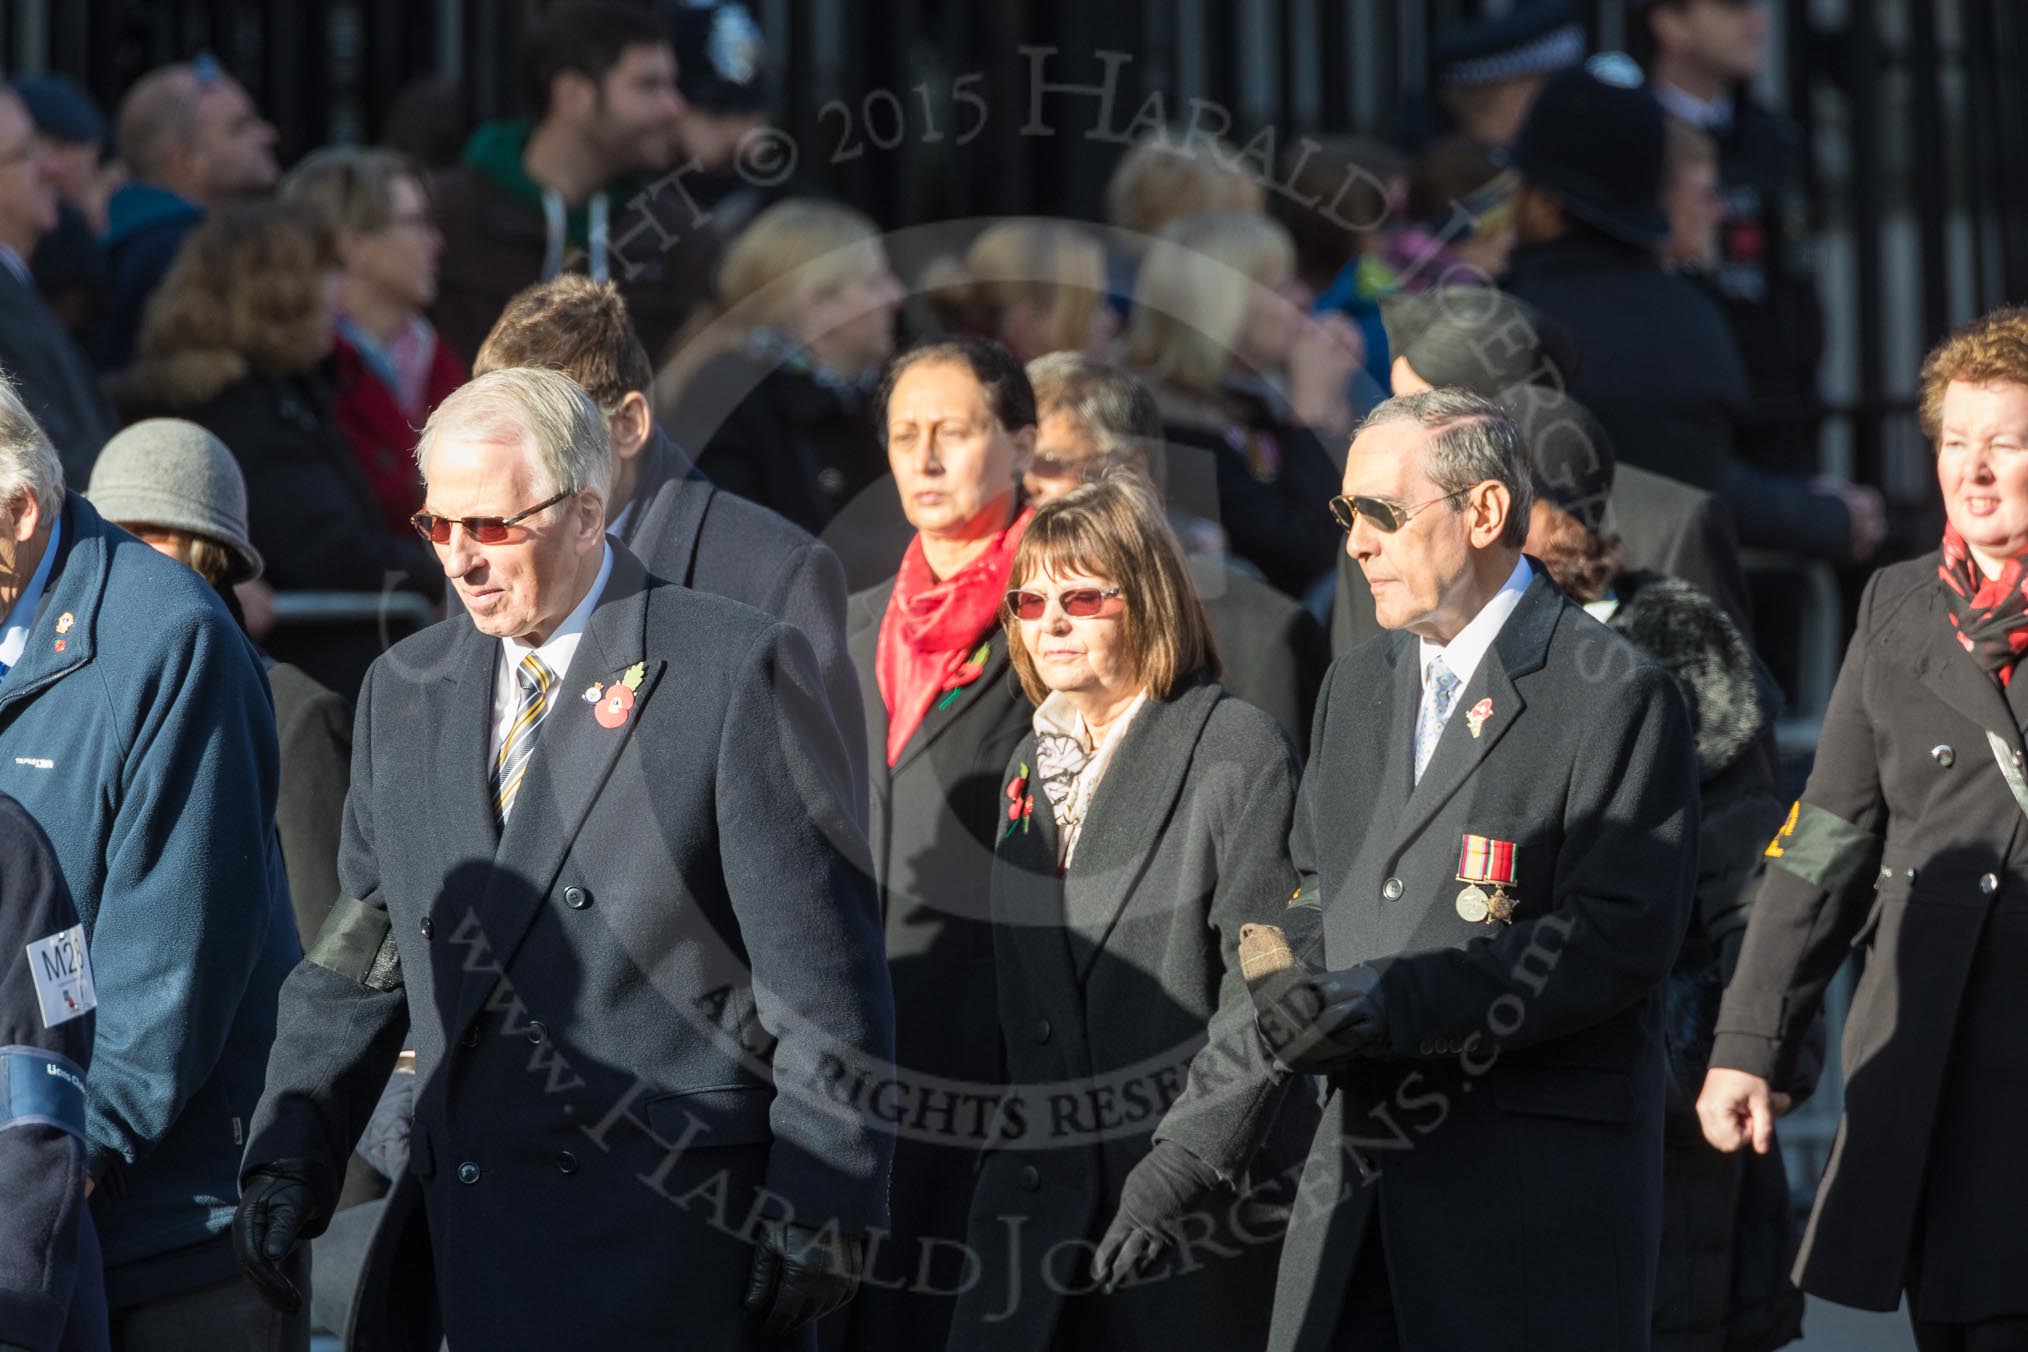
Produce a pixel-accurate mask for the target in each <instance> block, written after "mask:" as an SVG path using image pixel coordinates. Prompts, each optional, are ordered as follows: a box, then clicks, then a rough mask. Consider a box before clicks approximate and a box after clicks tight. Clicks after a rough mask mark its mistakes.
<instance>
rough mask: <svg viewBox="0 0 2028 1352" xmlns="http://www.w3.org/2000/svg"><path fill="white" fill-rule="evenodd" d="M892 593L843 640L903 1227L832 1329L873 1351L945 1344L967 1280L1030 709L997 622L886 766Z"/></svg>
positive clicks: (856, 613) (995, 1090)
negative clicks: (1005, 877) (887, 1011)
mask: <svg viewBox="0 0 2028 1352" xmlns="http://www.w3.org/2000/svg"><path fill="white" fill-rule="evenodd" d="M893 592H894V584H893V582H892V580H890V581H888V582H885V583H883V584H881V585H880V586H878V587H875V588H873V589H871V590H870V591H864V592H860V593H859V594H857V595H855V596H854V597H853V598H852V601H851V605H850V610H849V615H850V618H849V621H848V624H847V643H848V647H849V649H850V651H851V655H852V664H853V666H854V667H855V668H856V669H857V671H858V673H859V687H860V694H861V707H862V708H863V709H864V711H865V714H866V759H867V765H868V767H869V772H868V777H869V779H870V781H871V784H872V793H871V797H870V799H869V802H868V811H867V836H868V839H869V841H870V842H871V845H872V850H873V870H874V876H875V878H876V879H878V881H879V884H880V906H881V914H882V916H883V918H884V920H885V924H886V941H887V961H888V971H889V973H890V974H891V975H892V977H893V980H894V1007H895V1025H896V1027H895V1063H896V1079H897V1082H898V1088H897V1090H896V1091H894V1101H895V1105H896V1106H895V1107H894V1108H893V1109H892V1111H893V1113H894V1115H895V1116H897V1117H898V1118H899V1119H900V1123H899V1131H898V1135H897V1139H896V1142H895V1157H894V1194H893V1197H894V1224H893V1227H892V1233H891V1234H890V1235H889V1236H888V1237H887V1238H886V1239H885V1240H884V1241H883V1242H882V1244H881V1245H880V1246H879V1248H878V1250H877V1251H876V1252H875V1254H874V1274H875V1277H876V1278H877V1280H876V1282H875V1283H874V1284H873V1285H871V1286H869V1288H868V1289H866V1290H863V1291H861V1292H860V1294H859V1296H858V1298H857V1299H856V1300H854V1301H853V1303H852V1304H851V1306H849V1307H848V1308H847V1309H846V1311H845V1317H844V1319H843V1320H842V1321H840V1322H841V1329H840V1330H836V1332H839V1333H840V1335H841V1337H842V1343H843V1345H844V1346H847V1347H851V1348H854V1349H866V1350H867V1352H874V1350H876V1349H877V1352H907V1350H908V1349H932V1350H933V1352H942V1348H943V1346H944V1336H945V1333H946V1330H947V1329H948V1327H949V1324H950V1319H951V1313H952V1311H953V1310H954V1309H955V1307H956V1297H957V1294H958V1292H959V1290H960V1289H961V1288H962V1287H963V1285H964V1284H965V1282H966V1281H967V1280H968V1275H967V1273H968V1268H967V1264H966V1263H965V1262H964V1260H963V1259H962V1257H961V1254H962V1249H963V1244H964V1238H965V1224H966V1219H967V1217H968V1216H969V1214H970V1210H971V1197H972V1182H973V1172H974V1164H975V1161H976V1160H977V1157H978V1151H979V1148H980V1147H981V1146H982V1145H983V1144H984V1143H985V1141H986V1137H987V1130H988V1128H989V1126H990V1125H991V1121H992V1112H993V1108H994V1104H995V1103H996V1102H997V1098H998V1095H999V1092H1000V1087H1001V1083H1002V1081H1001V1079H1000V1039H999V1006H998V1005H997V1004H996V1002H995V999H994V970H993V934H992V923H991V919H990V905H989V902H988V891H987V889H988V886H989V883H990V881H991V878H992V872H993V845H994V842H995V841H996V840H998V839H999V833H1000V828H1001V827H1003V826H1004V825H1005V824H1006V817H1005V813H1004V809H1005V807H1006V800H1005V799H1004V798H1003V797H1001V789H1002V787H1003V786H1004V785H1005V784H1006V779H1005V777H1004V773H1003V772H1004V771H1005V770H1006V767H1007V760H1008V757H1010V756H1011V755H1013V753H1014V748H1015V746H1016V745H1017V744H1018V743H1019V742H1020V741H1021V739H1022V738H1023V737H1026V736H1027V735H1028V730H1029V720H1030V719H1031V718H1032V717H1033V716H1034V712H1035V708H1034V706H1033V705H1032V704H1030V703H1029V702H1028V697H1027V696H1025V695H1023V694H1022V693H1021V687H1020V686H1019V684H1017V683H1016V681H1015V679H1014V672H1013V668H1012V667H1011V666H1010V665H1009V663H1008V660H1007V637H1006V635H1005V634H1004V633H1003V632H1002V631H1001V630H1000V629H999V628H998V627H997V626H996V627H995V628H994V629H992V630H991V631H990V632H989V633H988V634H987V635H985V636H984V639H983V641H984V642H986V643H987V645H988V650H987V657H986V663H985V666H984V669H983V670H982V671H981V673H980V675H979V677H978V678H977V679H976V680H974V681H972V682H971V683H970V684H968V685H964V686H961V687H959V688H958V693H957V695H956V696H955V698H953V699H952V700H951V702H950V704H949V705H948V706H947V707H945V708H942V709H936V708H932V709H931V710H930V713H929V716H928V717H927V718H925V719H924V720H923V723H922V726H921V727H919V728H918V729H917V730H916V733H915V736H914V737H912V738H911V739H910V740H909V743H908V745H907V746H906V747H905V748H903V750H902V753H901V759H900V760H899V761H898V762H896V763H895V765H894V766H893V767H891V768H890V767H889V766H888V764H887V706H886V704H885V702H883V701H882V699H881V697H880V686H879V682H878V680H877V678H876V676H875V671H874V658H875V654H876V650H877V648H878V645H879V639H880V620H881V616H883V615H884V614H886V612H887V602H888V598H889V597H890V596H891V595H893Z"/></svg>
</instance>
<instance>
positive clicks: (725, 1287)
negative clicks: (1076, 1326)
mask: <svg viewBox="0 0 2028 1352" xmlns="http://www.w3.org/2000/svg"><path fill="white" fill-rule="evenodd" d="M499 659H500V646H499V643H498V641H497V640H495V639H492V638H488V637H486V636H485V635H483V634H480V633H479V632H478V630H477V629H475V628H474V627H473V625H472V623H471V621H470V619H469V618H468V617H465V616H459V617H457V618H455V619H453V620H448V621H446V622H444V623H443V624H439V625H436V626H434V627H432V628H430V629H428V630H425V631H424V632H423V633H421V634H418V635H415V636H414V637H412V638H409V639H406V640H404V641H403V642H401V643H399V644H397V645H395V647H394V648H392V649H391V650H389V652H388V653H387V654H386V655H385V656H384V657H382V658H381V659H380V660H379V661H377V662H376V663H375V664H374V666H373V669H372V671H371V673H370V674H369V677H368V680H367V682H366V685H365V688H364V690H363V691H362V694H361V697H360V703H359V716H358V722H357V725H356V730H355V735H354V738H353V742H354V748H353V766H352V788H351V792H350V794H349V795H348V797H347V800H346V813H345V837H344V844H343V848H342V851H341V854H340V859H339V877H340V881H341V882H342V883H343V885H344V887H345V889H346V892H347V894H348V898H347V899H346V900H342V901H340V902H339V904H338V906H337V907H336V908H334V910H333V912H332V915H331V918H330V919H329V920H328V921H326V923H325V926H324V931H323V933H322V934H321V935H320V936H319V941H318V945H317V948H316V950H315V951H314V952H313V953H312V955H311V956H310V957H309V958H308V959H306V960H305V961H304V963H303V964H302V965H301V966H300V967H298V968H297V969H296V971H295V972H293V973H292V974H291V975H290V977H289V980H288V982H287V984H286V985H285V986H284V988H283V992H282V1001H281V1028H280V1032H279V1034H278V1035H277V1037H276V1040H275V1051H274V1056H273V1059H272V1060H271V1062H270V1064H269V1068H268V1083H267V1092H266V1094H265V1095H264V1096H263V1098H262V1101H261V1106H260V1109H259V1111H258V1112H257V1113H256V1115H255V1119H254V1124H253V1132H252V1136H251V1139H250V1141H249V1144H248V1147H247V1155H246V1165H247V1168H249V1169H251V1168H253V1167H254V1166H257V1165H259V1164H262V1163H264V1162H267V1161H271V1160H276V1159H283V1158H302V1159H308V1160H310V1161H313V1162H314V1163H315V1164H316V1165H317V1166H319V1167H320V1168H322V1169H323V1170H324V1171H325V1177H324V1178H323V1179H322V1180H321V1182H322V1192H321V1194H320V1196H319V1198H318V1201H319V1203H320V1204H321V1206H322V1208H323V1214H325V1215H328V1214H329V1209H330V1205H331V1202H332V1201H333V1199H334V1194H335V1189H336V1184H337V1181H338V1180H339V1178H341V1177H342V1174H343V1168H344V1162H345V1159H346V1156H347V1155H348V1154H349V1153H350V1151H351V1149H352V1145H353V1143H354V1142H355V1141H356V1140H357V1139H358V1138H359V1135H360V1132H361V1130H362V1129H363V1127H364V1126H365V1123H366V1120H367V1117H368V1115H369V1113H370V1112H371V1110H372V1108H373V1106H374V1104H375V1102H376V1101H377V1100H378V1098H379V1095H380V1092H381V1088H382V1086H383V1085H384V1084H385V1083H386V1081H387V1077H388V1074H389V1072H390V1071H391V1070H392V1069H393V1066H394V1060H395V1054H396V1052H397V1051H398V1050H399V1049H400V1048H401V1047H402V1045H403V1044H404V1034H405V1033H406V1041H407V1045H409V1046H412V1047H414V1049H415V1051H416V1063H417V1073H418V1078H419V1083H418V1087H417V1095H416V1110H415V1124H414V1135H413V1138H412V1142H411V1152H412V1153H411V1159H410V1171H411V1172H412V1173H413V1174H415V1175H416V1176H417V1177H418V1178H419V1179H420V1181H421V1184H422V1194H423V1205H424V1209H425V1211H426V1213H427V1217H428V1224H429V1233H430V1239H431V1247H432V1248H433V1250H434V1252H435V1263H436V1276H437V1297H438V1300H439V1302H440V1304H441V1306H442V1310H443V1320H444V1325H443V1327H444V1332H445V1333H446V1335H447V1336H448V1337H449V1339H450V1342H451V1345H452V1346H454V1347H456V1346H472V1347H580V1346H582V1347H627V1346H645V1345H657V1346H682V1347H697V1348H712V1349H719V1348H746V1347H759V1346H762V1345H763V1344H762V1343H761V1342H760V1340H759V1338H758V1335H757V1325H756V1324H755V1323H754V1321H753V1320H752V1319H751V1318H750V1316H748V1315H747V1313H746V1312H745V1310H744V1309H743V1307H742V1304H741V1298H742V1295H743V1290H744V1287H743V1284H744V1281H745V1278H746V1274H747V1270H748V1266H749V1264H750V1261H751V1252H752V1246H751V1235H752V1221H753V1219H754V1218H755V1217H756V1216H757V1215H767V1214H777V1215H778V1214H782V1213H783V1212H785V1211H792V1212H793V1215H794V1218H795V1219H796V1220H798V1221H801V1222H804V1223H807V1224H813V1225H814V1224H823V1223H826V1222H830V1223H835V1224H836V1225H837V1226H838V1227H839V1229H840V1230H841V1231H843V1232H844V1233H847V1234H852V1233H864V1232H870V1231H871V1230H874V1229H876V1228H878V1227H880V1226H882V1225H884V1224H885V1223H886V1219H887V1217H886V1189H887V1170H888V1159H889V1153H890V1141H889V1137H888V1135H887V1133H886V1131H885V1129H883V1128H878V1127H876V1126H875V1125H874V1124H872V1123H871V1122H870V1121H869V1120H868V1119H867V1118H865V1117H864V1116H862V1115H861V1114H859V1113H858V1112H856V1111H853V1110H851V1109H850V1107H849V1095H848V1094H847V1093H846V1092H845V1090H844V1089H843V1088H842V1087H841V1086H845V1085H848V1084H849V1082H850V1081H851V1080H852V1078H853V1077H856V1076H860V1075H876V1074H878V1073H880V1071H881V1068H882V1067H884V1066H885V1065H886V1064H887V1063H888V1062H890V1061H891V1059H892V1054H893V1012H892V1004H891V999H890V996H889V992H888V985H887V976H886V972H885V970H884V968H883V967H882V965H881V962H880V954H879V933H878V930H877V928H876V922H875V918H874V917H875V912H874V898H873V892H872V889H871V887H870V886H869V884H868V883H867V880H866V869H865V856H864V849H865V846H864V837H863V836H861V834H860V832H859V828H858V825H857V823H856V820H855V819H854V816H853V814H852V812H851V811H850V809H849V808H848V806H847V805H846V802H845V798H846V795H847V793H848V791H849V790H848V783H849V772H848V770H847V767H846V763H845V753H844V748H843V747H842V746H840V745H839V742H838V736H837V732H836V729H835V728H834V727H833V725H832V723H831V721H830V718H829V716H828V713H827V711H826V710H825V707H824V696H823V692H822V689H821V687H820V685H819V682H818V679H817V674H816V663H815V661H814V660H813V659H812V657H811V655H810V650H809V645H808V643H807V642H806V641H805V640H804V639H803V637H802V635H801V634H800V633H799V632H798V631H797V630H795V629H794V628H792V627H791V626H789V625H786V624H783V623H780V622H779V621H776V620H774V619H772V618H771V617H769V616H765V615H763V614H761V613H760V612H759V611H756V610H753V609H751V608H749V607H746V606H742V605H739V604H737V603H735V602H731V601H726V600H723V599H721V598H719V597H714V596H708V595H706V594H704V593H702V592H698V591H693V590H691V589H689V588H685V587H675V586H669V585H666V584H663V583H660V582H659V581H656V580H654V579H651V578H650V577H648V575H647V574H646V573H645V572H644V571H643V570H642V568H641V565H640V563H639V562H638V561H637V560H635V559H634V558H633V556H631V555H630V554H627V553H626V552H625V551H624V550H622V549H618V548H615V549H614V562H613V570H612V574H611V577H610V578H609V580H608V582H607V586H606V590H605V593H604V594H603V596H602V597H601V599H600V600H599V602H598V604H597V606H596V607H595V608H594V610H593V612H592V617H591V622H590V624H589V626H588V627H587V629H586V630H585V633H584V636H583V638H582V640H581V641H580V643H579V645H578V649H577V653H576V655H575V657H574V658H573V659H572V662H571V665H570V669H569V670H568V671H567V672H566V673H565V674H564V675H563V677H562V679H561V681H560V683H559V686H558V691H559V699H560V703H559V704H558V705H557V706H556V707H555V708H554V709H553V710H552V712H551V713H550V714H549V715H548V716H547V718H546V719H545V720H544V721H543V723H542V725H541V728H540V731H539V734H538V740H537V742H536V746H535V752H534V757H533V759H532V760H531V761H530V763H529V768H528V772H527V778H526V780H525V781H524V785H523V787H522V789H521V792H520V795H519V797H518V798H517V799H516V802H515V807H514V812H513V815H512V817H511V818H510V819H509V821H508V823H507V827H506V830H505V831H504V833H496V830H495V827H494V824H493V817H492V808H491V800H490V794H489V787H488V774H487V766H486V746H487V739H488V727H489V720H490V719H491V717H492V690H493V682H494V679H495V675H494V673H495V668H496V667H497V665H498V663H499ZM635 664H640V667H641V670H640V673H639V682H638V690H637V691H636V694H635V701H634V704H633V707H632V708H631V710H628V711H627V716H626V717H625V718H624V719H623V720H621V721H620V722H619V723H618V726H605V725H604V724H603V723H602V722H601V721H600V720H599V719H598V718H597V717H596V716H595V708H594V706H593V705H592V704H591V703H589V702H587V701H585V700H583V699H582V698H580V696H581V694H583V693H585V692H588V690H589V687H590V685H591V683H592V682H594V681H596V682H600V683H603V684H605V685H606V686H608V687H611V686H612V684H613V683H615V682H618V681H619V680H620V679H621V677H622V676H623V674H625V673H627V672H628V670H629V669H630V668H632V667H633V666H635ZM411 1025H412V1027H411ZM782 1345H784V1346H789V1345H795V1346H801V1345H803V1340H801V1339H798V1340H795V1341H794V1342H792V1343H785V1344H782Z"/></svg>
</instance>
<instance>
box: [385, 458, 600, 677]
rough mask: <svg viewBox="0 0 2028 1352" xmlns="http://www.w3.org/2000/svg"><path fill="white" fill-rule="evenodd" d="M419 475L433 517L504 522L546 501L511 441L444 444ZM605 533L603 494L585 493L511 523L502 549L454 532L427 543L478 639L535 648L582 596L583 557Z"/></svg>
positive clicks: (528, 465)
mask: <svg viewBox="0 0 2028 1352" xmlns="http://www.w3.org/2000/svg"><path fill="white" fill-rule="evenodd" d="M423 476H424V508H423V510H425V511H427V512H431V513H434V514H437V515H440V516H449V517H468V516H497V517H502V518H505V517H511V516H516V515H519V514H520V513H522V512H525V511H527V510H528V509H529V508H530V507H533V506H534V505H535V504H536V503H538V502H541V501H542V500H543V499H545V498H547V497H549V496H550V494H549V493H547V492H543V491H541V490H540V486H539V484H538V482H537V479H536V475H535V471H534V466H533V463H532V461H531V459H530V455H529V452H528V450H527V449H526V448H525V447H524V446H522V445H519V444H516V443H513V442H500V441H489V440H482V439H479V438H477V437H458V436H450V437H445V438H442V439H441V440H439V441H437V442H436V444H435V445H434V446H433V447H432V448H431V450H430V455H429V459H428V461H427V462H426V463H425V465H424V466H423ZM604 530H605V498H604V496H603V495H602V494H601V493H600V492H599V491H598V490H596V489H585V490H583V491H581V492H578V493H575V494H573V495H571V496H570V497H567V498H565V499H564V500H563V501H562V502H559V503H557V504H556V505H555V506H553V507H548V508H545V509H543V510H542V511H540V512H537V513H535V514H534V515H533V516H531V517H529V518H528V519H527V520H526V521H523V522H520V523H519V524H517V525H514V526H511V527H509V528H508V538H507V539H506V540H505V541H504V542H502V543H500V544H497V545H482V544H479V543H477V542H475V541H474V540H473V539H472V537H471V536H470V535H469V534H468V533H467V532H466V531H465V529H464V527H463V526H453V527H452V528H451V538H450V541H449V542H448V543H446V544H440V545H433V546H432V547H433V548H434V549H435V550H436V552H437V559H438V561H439V562H440V563H442V565H443V569H444V576H445V577H447V578H449V579H450V580H451V584H452V586H453V587H454V588H455V589H456V590H457V593H458V598H459V599H460V600H462V601H463V602H464V603H465V609H466V610H468V611H470V612H471V615H472V623H473V624H475V625H476V626H478V629H479V632H480V633H482V634H487V635H490V636H492V637H494V638H512V639H519V640H521V641H523V642H525V643H528V644H529V645H530V646H539V645H540V644H541V642H542V641H543V640H545V639H547V638H548V637H549V635H551V634H553V633H554V632H556V627H557V625H559V624H560V623H562V622H563V620H564V619H565V618H566V617H567V616H568V615H569V614H570V612H571V611H572V610H573V609H574V608H575V607H576V605H577V603H578V602H579V601H580V600H582V599H583V586H584V584H585V582H586V581H588V579H587V578H586V577H585V572H586V567H585V563H586V558H587V556H588V555H590V554H591V553H592V551H593V550H595V549H598V548H599V547H600V543H601V540H602V537H603V534H604ZM592 571H596V570H595V568H594V569H593V570H592Z"/></svg>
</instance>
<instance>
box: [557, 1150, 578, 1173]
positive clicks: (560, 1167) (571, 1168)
mask: <svg viewBox="0 0 2028 1352" xmlns="http://www.w3.org/2000/svg"><path fill="white" fill-rule="evenodd" d="M556 1171H557V1172H558V1173H560V1174H574V1173H576V1172H577V1156H575V1155H573V1154H571V1153H570V1152H569V1151H568V1150H559V1151H557V1152H556Z"/></svg>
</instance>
